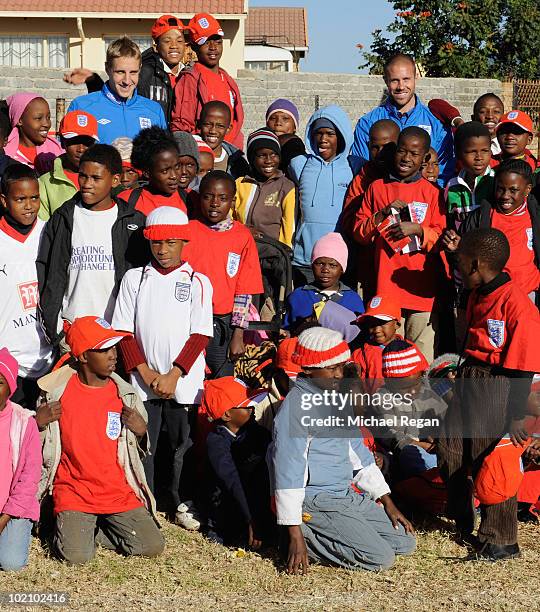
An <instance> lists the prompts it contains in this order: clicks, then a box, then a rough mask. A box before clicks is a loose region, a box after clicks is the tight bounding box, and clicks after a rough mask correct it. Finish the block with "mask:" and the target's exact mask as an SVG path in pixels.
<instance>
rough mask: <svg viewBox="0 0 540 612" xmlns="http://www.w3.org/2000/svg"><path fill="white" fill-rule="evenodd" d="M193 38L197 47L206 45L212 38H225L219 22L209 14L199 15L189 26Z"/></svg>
mask: <svg viewBox="0 0 540 612" xmlns="http://www.w3.org/2000/svg"><path fill="white" fill-rule="evenodd" d="M188 28H189V30H190V31H191V38H192V39H193V41H194V42H195V43H196V44H197V45H199V46H200V45H204V43H205V42H206V41H207V40H208V39H209V38H210V36H221V37H222V38H223V36H225V33H224V32H223V30H222V29H221V26H220V25H219V21H218V20H217V19H216V18H215V17H212V15H210V14H208V13H197V14H196V15H195V16H194V17H192V19H191V21H190V22H189V25H188Z"/></svg>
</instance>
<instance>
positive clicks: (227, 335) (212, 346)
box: [206, 315, 234, 378]
mask: <svg viewBox="0 0 540 612" xmlns="http://www.w3.org/2000/svg"><path fill="white" fill-rule="evenodd" d="M232 335H233V328H232V327H231V315H220V316H218V315H214V337H213V338H211V339H210V342H209V343H208V346H207V347H206V365H207V366H208V367H209V368H210V372H211V378H222V377H224V376H233V374H234V364H233V362H232V361H231V360H230V359H229V344H230V343H231V340H232Z"/></svg>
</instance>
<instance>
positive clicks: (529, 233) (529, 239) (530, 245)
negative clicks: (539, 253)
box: [525, 227, 533, 251]
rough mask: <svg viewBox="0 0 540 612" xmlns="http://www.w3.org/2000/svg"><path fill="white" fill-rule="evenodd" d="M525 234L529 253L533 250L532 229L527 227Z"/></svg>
mask: <svg viewBox="0 0 540 612" xmlns="http://www.w3.org/2000/svg"><path fill="white" fill-rule="evenodd" d="M525 231H526V232H527V248H528V249H529V251H532V250H533V231H532V227H528V228H527V229H526V230H525Z"/></svg>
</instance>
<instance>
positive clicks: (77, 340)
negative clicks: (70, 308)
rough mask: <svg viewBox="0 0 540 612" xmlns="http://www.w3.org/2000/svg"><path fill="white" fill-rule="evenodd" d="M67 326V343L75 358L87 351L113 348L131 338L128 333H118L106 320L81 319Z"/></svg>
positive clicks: (95, 318)
mask: <svg viewBox="0 0 540 612" xmlns="http://www.w3.org/2000/svg"><path fill="white" fill-rule="evenodd" d="M66 324H67V325H64V328H65V327H66V326H68V329H67V331H66V342H67V343H68V345H69V348H70V350H71V354H72V355H73V356H74V357H80V355H82V354H83V353H84V352H85V351H98V350H101V349H107V348H111V346H114V345H115V344H118V342H120V340H122V338H125V337H127V336H131V334H128V333H127V332H120V331H116V330H115V329H113V328H112V327H111V325H110V324H109V323H107V321H105V319H101V318H99V317H79V318H78V319H75V321H73V323H72V324H71V325H69V323H67V322H66Z"/></svg>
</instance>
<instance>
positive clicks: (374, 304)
mask: <svg viewBox="0 0 540 612" xmlns="http://www.w3.org/2000/svg"><path fill="white" fill-rule="evenodd" d="M380 303H381V298H380V297H379V296H378V295H376V296H375V297H374V298H371V303H370V304H369V307H370V308H377V306H378V305H379V304H380Z"/></svg>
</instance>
